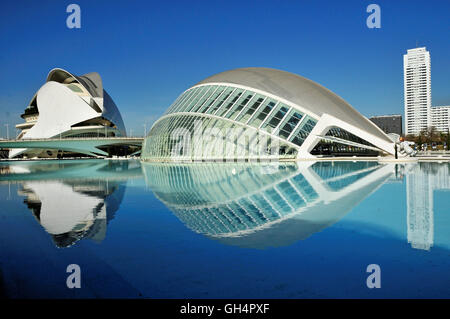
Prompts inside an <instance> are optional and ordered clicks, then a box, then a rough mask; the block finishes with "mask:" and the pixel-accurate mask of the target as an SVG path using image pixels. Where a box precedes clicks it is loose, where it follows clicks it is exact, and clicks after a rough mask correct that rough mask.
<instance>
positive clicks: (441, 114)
mask: <svg viewBox="0 0 450 319" xmlns="http://www.w3.org/2000/svg"><path fill="white" fill-rule="evenodd" d="M431 125H432V126H434V127H435V128H436V129H437V130H438V131H440V132H443V133H447V132H449V131H450V105H447V106H434V107H432V108H431Z"/></svg>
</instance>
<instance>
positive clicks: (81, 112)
mask: <svg viewBox="0 0 450 319" xmlns="http://www.w3.org/2000/svg"><path fill="white" fill-rule="evenodd" d="M21 117H22V118H23V119H24V120H25V122H24V123H21V124H18V125H16V128H17V129H20V130H21V132H20V134H19V135H18V136H17V139H18V140H21V139H24V140H25V139H50V138H61V139H65V138H76V137H85V138H89V137H92V138H94V137H95V138H98V137H121V136H126V131H125V126H124V124H123V120H122V116H121V115H120V112H119V110H118V108H117V106H116V105H115V103H114V101H113V100H112V99H111V97H110V96H109V95H108V93H107V92H106V91H105V90H104V89H103V84H102V79H101V77H100V75H99V74H98V73H96V72H92V73H88V74H85V75H81V76H76V75H73V74H71V73H69V72H67V71H65V70H63V69H58V68H57V69H53V70H51V71H50V73H49V74H48V76H47V80H46V82H45V84H44V85H43V86H42V87H41V88H40V89H39V90H38V91H37V93H36V94H35V95H34V96H33V98H32V99H31V101H30V103H29V105H28V107H27V108H26V109H25V112H24V113H23V114H22V115H21ZM99 152H102V151H100V150H99ZM68 154H71V155H74V154H78V155H79V154H85V155H91V156H92V155H96V154H95V153H93V152H92V150H91V149H89V150H88V149H83V147H77V148H74V149H72V150H70V149H69V150H65V151H62V150H52V149H40V148H28V149H12V150H11V151H10V153H9V157H10V158H14V157H18V156H22V157H28V158H31V157H57V156H58V157H61V156H65V155H68Z"/></svg>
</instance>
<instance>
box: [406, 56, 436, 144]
mask: <svg viewBox="0 0 450 319" xmlns="http://www.w3.org/2000/svg"><path fill="white" fill-rule="evenodd" d="M403 76H404V99H405V133H406V134H413V135H418V134H419V133H420V132H421V131H423V130H426V129H427V128H428V127H429V126H431V60H430V52H428V51H427V50H426V48H425V47H422V48H415V49H410V50H408V52H407V54H405V55H403Z"/></svg>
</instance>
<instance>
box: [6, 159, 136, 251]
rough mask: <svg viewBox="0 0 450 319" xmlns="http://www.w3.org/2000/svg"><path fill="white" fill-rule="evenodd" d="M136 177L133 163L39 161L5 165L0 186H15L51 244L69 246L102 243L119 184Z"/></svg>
mask: <svg viewBox="0 0 450 319" xmlns="http://www.w3.org/2000/svg"><path fill="white" fill-rule="evenodd" d="M33 164H34V165H33ZM140 176H142V174H141V170H140V166H139V163H137V162H135V163H133V162H128V161H120V162H118V161H115V162H112V161H77V162H57V163H51V162H41V163H38V164H36V163H32V164H30V163H23V164H20V165H13V166H10V167H9V172H6V174H3V175H2V181H3V182H4V181H8V182H9V183H11V182H15V183H19V190H18V195H21V196H24V197H25V199H24V203H25V204H26V205H27V207H28V208H29V209H30V210H31V211H32V213H33V215H34V216H35V217H36V219H37V220H38V221H39V223H40V224H41V225H42V227H43V228H44V229H45V231H46V232H47V233H49V234H50V236H51V237H52V239H53V242H54V243H55V245H56V246H57V247H69V246H72V245H74V244H75V243H76V242H77V241H79V240H80V239H83V238H85V239H87V238H89V239H92V240H94V241H97V242H101V241H102V240H103V239H104V238H105V236H106V228H107V224H108V223H109V222H110V221H111V220H112V219H113V218H114V214H115V212H116V211H117V210H118V209H119V206H120V203H121V202H122V199H123V196H124V191H125V185H124V182H125V181H126V180H127V179H129V178H132V177H140Z"/></svg>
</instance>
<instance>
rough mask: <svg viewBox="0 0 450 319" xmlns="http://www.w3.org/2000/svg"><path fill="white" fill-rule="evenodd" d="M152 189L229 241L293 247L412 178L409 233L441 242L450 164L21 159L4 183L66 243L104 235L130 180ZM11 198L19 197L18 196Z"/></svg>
mask: <svg viewBox="0 0 450 319" xmlns="http://www.w3.org/2000/svg"><path fill="white" fill-rule="evenodd" d="M142 174H144V177H145V181H146V183H147V186H148V187H149V188H150V189H151V190H152V191H153V193H154V194H155V196H156V197H157V198H158V199H159V200H161V201H162V202H163V203H164V204H165V205H166V206H167V207H168V208H169V209H170V210H171V211H172V212H173V213H174V214H175V215H176V216H177V217H178V218H179V219H180V220H181V221H182V222H183V223H184V224H185V225H186V226H187V227H188V228H190V229H192V230H193V231H195V232H197V233H200V234H203V235H205V236H208V237H209V238H212V239H215V240H219V241H221V242H223V243H225V244H228V245H236V246H241V247H253V248H264V247H269V246H284V245H289V244H290V243H293V242H295V241H298V240H302V239H305V238H307V237H309V236H311V235H312V234H314V233H316V232H318V231H321V230H322V229H325V228H326V227H328V226H331V225H333V224H334V223H336V222H337V221H339V220H340V219H341V218H342V217H344V216H345V215H346V214H347V213H348V212H349V211H350V210H352V208H354V207H355V206H357V205H358V204H359V203H360V202H361V201H363V200H364V199H365V198H367V197H368V196H369V195H370V194H372V193H373V192H375V191H376V190H377V189H378V188H379V187H381V185H383V184H384V183H385V182H386V181H405V183H406V196H407V217H406V218H407V240H408V243H410V244H411V247H412V248H415V249H424V250H429V249H430V248H431V247H432V246H433V240H434V221H433V218H434V216H433V193H434V191H435V190H450V180H449V178H448V176H449V174H450V168H449V163H443V164H439V163H414V164H405V165H401V164H397V165H395V164H380V163H378V162H343V161H336V162H298V163H253V164H252V163H198V164H193V163H189V164H175V163H173V164H170V163H139V162H136V161H98V160H96V161H89V160H83V161H55V162H47V161H45V162H44V161H42V162H19V163H10V164H7V165H2V166H1V168H0V177H1V178H0V184H5V183H7V184H8V186H11V184H12V183H14V184H19V190H18V194H19V195H21V196H24V197H25V199H24V203H25V204H26V205H27V207H28V208H29V209H30V210H31V211H32V213H33V215H34V216H35V217H36V219H37V220H38V221H39V223H40V224H41V225H42V227H43V228H44V229H45V230H46V231H47V232H48V233H49V234H50V235H51V237H52V239H53V241H54V243H55V245H56V246H58V247H68V246H71V245H73V244H74V243H76V242H77V241H78V240H80V239H83V238H89V239H92V240H94V241H102V240H103V239H104V238H105V236H106V229H107V225H108V223H109V221H111V220H112V219H113V218H114V214H115V213H116V211H117V210H118V209H119V206H120V204H121V202H122V199H123V196H124V190H125V182H126V181H127V180H129V179H134V178H142ZM9 197H11V195H9Z"/></svg>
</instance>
